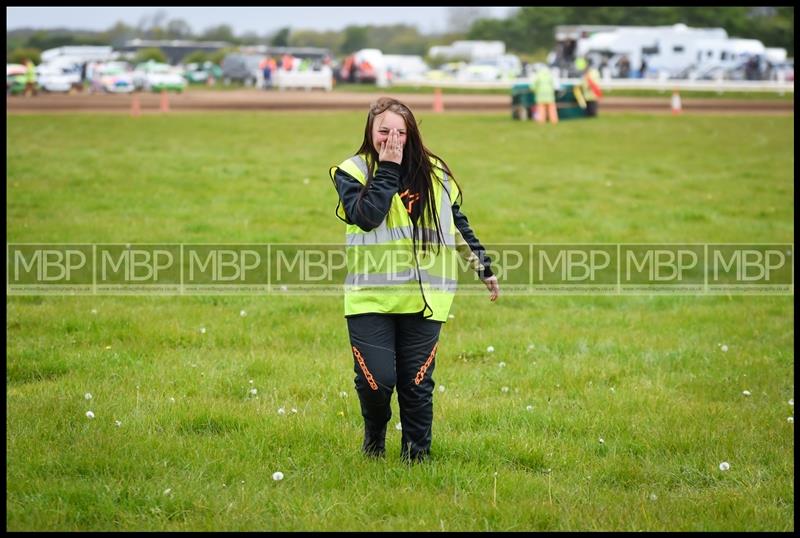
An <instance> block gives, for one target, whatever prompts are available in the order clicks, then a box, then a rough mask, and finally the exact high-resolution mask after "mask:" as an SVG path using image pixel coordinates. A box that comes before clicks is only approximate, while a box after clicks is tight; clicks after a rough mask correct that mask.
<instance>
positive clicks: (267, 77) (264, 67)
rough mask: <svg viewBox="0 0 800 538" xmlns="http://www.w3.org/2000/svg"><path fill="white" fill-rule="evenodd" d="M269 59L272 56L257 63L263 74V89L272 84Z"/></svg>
mask: <svg viewBox="0 0 800 538" xmlns="http://www.w3.org/2000/svg"><path fill="white" fill-rule="evenodd" d="M271 59H272V58H270V57H266V58H264V59H263V60H261V62H260V63H259V64H258V67H259V68H260V69H261V72H262V74H263V76H264V89H266V88H269V87H270V86H272V67H271V66H270V63H269V61H270V60H271Z"/></svg>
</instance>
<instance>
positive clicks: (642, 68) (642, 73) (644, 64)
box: [639, 56, 647, 78]
mask: <svg viewBox="0 0 800 538" xmlns="http://www.w3.org/2000/svg"><path fill="white" fill-rule="evenodd" d="M646 77H647V58H645V57H644V56H642V65H641V66H640V67H639V78H646Z"/></svg>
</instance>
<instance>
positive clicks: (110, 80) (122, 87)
mask: <svg viewBox="0 0 800 538" xmlns="http://www.w3.org/2000/svg"><path fill="white" fill-rule="evenodd" d="M97 76H99V84H98V85H99V87H100V89H101V90H103V91H105V92H109V93H130V92H132V91H133V90H135V89H136V87H135V85H134V83H133V74H132V73H131V72H130V71H129V70H128V64H126V63H125V62H109V63H107V64H103V65H102V66H100V67H99V68H98V70H97Z"/></svg>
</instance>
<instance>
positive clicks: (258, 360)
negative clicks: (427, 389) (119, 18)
mask: <svg viewBox="0 0 800 538" xmlns="http://www.w3.org/2000/svg"><path fill="white" fill-rule="evenodd" d="M363 118H364V114H363V113H334V112H331V113H319V114H317V113H314V114H312V113H292V114H290V113H285V114H284V113H262V114H258V113H246V114H245V113H242V114H235V113H220V114H215V113H208V114H197V115H193V114H180V115H169V116H144V117H139V118H130V117H127V116H116V115H101V116H91V115H58V116H13V115H12V116H9V117H8V118H7V135H8V142H7V146H6V151H7V158H8V164H7V183H6V192H7V196H8V201H7V241H8V242H52V243H64V242H85V243H98V242H122V243H125V242H130V243H153V242H185V243H201V242H230V243H240V242H258V243H270V242H281V243H290V242H337V241H341V240H342V234H343V232H344V229H343V225H341V223H340V222H339V221H338V220H337V219H336V217H335V216H334V214H333V211H334V208H335V206H336V194H335V192H334V190H333V188H332V186H331V182H330V179H329V178H328V175H327V170H328V167H329V166H331V165H333V164H337V163H338V162H340V161H341V160H342V159H344V158H345V157H347V156H348V155H350V154H352V152H353V151H354V150H355V149H356V148H357V147H358V145H359V143H360V136H361V134H360V133H361V132H362V131H363V123H362V122H363ZM419 119H421V120H422V124H421V129H422V133H423V136H424V138H425V142H426V144H427V145H428V146H429V147H431V148H432V149H433V150H434V151H435V152H436V153H438V154H440V155H441V156H443V157H444V158H445V159H446V160H447V161H448V163H449V164H450V166H451V168H452V169H453V171H454V173H455V175H456V178H457V179H458V180H459V181H460V182H461V185H462V187H463V189H464V191H465V194H464V203H463V206H462V207H463V210H464V212H465V213H466V214H467V215H468V216H469V218H470V222H471V223H472V225H473V226H474V228H475V230H476V232H477V234H478V236H479V237H480V238H481V240H482V241H483V242H484V243H501V242H505V243H510V242H532V243H555V242H612V243H616V242H637V241H639V242H670V243H677V242H793V240H794V227H793V217H794V208H793V198H794V188H793V164H794V154H793V151H794V150H793V148H794V131H793V122H794V118H793V117H774V116H771V117H757V116H747V117H736V116H725V117H720V116H701V115H693V116H678V117H668V116H654V117H651V116H645V115H614V116H609V117H601V118H599V119H597V120H596V121H571V122H562V123H561V124H559V125H558V126H557V127H555V128H550V126H548V127H547V128H542V127H541V126H537V125H532V124H530V123H521V122H512V121H510V120H509V119H507V115H506V114H504V113H503V114H497V115H489V114H476V115H468V114H463V115H462V114H445V115H433V114H428V113H422V114H420V116H419ZM306 180H307V181H306ZM793 299H794V297H793V296H791V297H786V296H784V297H766V296H757V297H745V296H678V297H658V296H635V297H597V296H595V297H591V296H589V297H530V296H528V297H521V296H511V295H506V296H501V298H500V300H499V301H498V303H497V304H494V305H492V304H490V303H489V302H488V299H487V297H481V296H473V295H461V296H457V297H456V300H455V303H454V306H453V310H452V311H451V312H452V314H454V316H455V317H454V319H452V320H450V321H449V322H448V323H447V325H446V326H445V327H444V329H443V331H442V339H441V344H440V351H439V353H438V355H437V361H436V362H437V364H438V366H437V367H436V370H435V372H434V375H433V377H434V379H435V380H436V382H437V386H438V387H439V390H437V392H436V393H435V397H434V415H435V418H434V430H433V439H434V440H433V458H432V460H431V461H430V462H428V463H426V464H424V465H419V466H414V467H407V466H406V465H404V464H402V463H401V462H400V461H399V451H400V447H399V444H400V432H399V431H397V430H396V429H395V428H394V427H393V426H394V424H395V423H396V422H397V420H398V417H399V414H398V413H397V404H396V398H395V400H394V403H393V409H394V417H393V419H392V422H391V423H390V425H391V426H392V427H390V428H389V433H388V436H387V458H386V460H385V461H367V460H365V459H364V458H363V457H362V456H361V455H360V453H359V449H360V443H361V434H362V420H361V417H360V413H359V408H358V401H357V397H356V394H355V391H354V390H353V371H352V368H353V359H352V356H351V355H350V353H349V351H348V340H347V332H346V326H345V322H344V319H343V317H342V302H341V298H337V297H291V298H286V297H280V298H279V297H276V296H272V295H264V296H247V297H113V296H96V297H91V296H89V297H68V296H65V297H9V298H8V299H7V302H6V313H7V325H6V328H7V329H6V330H7V337H8V341H7V344H6V351H7V359H6V405H7V411H6V451H7V453H6V455H7V463H6V477H7V501H6V509H7V515H6V527H7V529H9V530H162V529H167V530H329V531H330V530H392V529H394V530H431V531H436V530H446V531H456V530H479V531H480V530H516V531H522V530H630V531H633V530H637V531H638V530H681V531H688V530H701V531H712V530H714V531H732V530H778V531H788V530H793V529H794V481H793V476H794V458H793V453H794V426H793V423H790V422H788V421H787V417H790V416H793V414H794V411H793V404H792V405H790V404H789V400H790V399H792V398H793V395H794V383H793V372H794V351H793V342H794V329H793V321H794V320H793V315H794V314H793ZM242 311H244V313H245V314H246V315H242ZM201 329H204V330H201ZM720 344H725V345H726V346H727V349H728V351H727V352H723V351H722V348H721V346H720ZM488 346H493V347H494V350H495V351H494V352H493V353H489V352H488V351H487V347H488ZM501 362H502V363H504V366H501V365H500V363H501ZM504 387H507V388H508V390H505V391H504V390H503V388H504ZM253 388H255V389H256V391H257V393H256V394H251V392H250V391H251V389H253ZM744 390H748V391H750V393H751V395H750V396H749V397H748V396H745V395H743V391H744ZM86 393H90V394H91V395H92V397H91V399H86V398H85V396H84V395H85V394H86ZM280 408H283V410H284V411H285V412H284V413H280V412H279V409H280ZM89 410H91V411H92V412H93V413H94V414H95V418H94V419H89V418H87V417H86V415H85V414H86V412H87V411H89ZM601 438H602V440H603V442H601V441H600V439H601ZM723 461H727V462H729V463H730V470H728V471H721V470H720V469H719V464H720V462H723ZM276 471H281V472H282V473H284V475H285V478H284V479H283V480H281V481H275V480H273V479H272V474H273V473H274V472H276Z"/></svg>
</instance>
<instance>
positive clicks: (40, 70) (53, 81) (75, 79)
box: [36, 62, 81, 92]
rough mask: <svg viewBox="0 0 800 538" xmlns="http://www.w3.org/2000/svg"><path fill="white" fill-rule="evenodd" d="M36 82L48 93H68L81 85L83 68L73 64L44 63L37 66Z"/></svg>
mask: <svg viewBox="0 0 800 538" xmlns="http://www.w3.org/2000/svg"><path fill="white" fill-rule="evenodd" d="M36 82H37V83H38V84H39V87H40V88H42V89H43V90H45V91H48V92H68V91H70V90H72V89H73V88H76V87H78V86H80V84H81V68H80V65H78V64H72V63H68V64H67V63H55V62H53V63H43V64H39V65H38V66H36Z"/></svg>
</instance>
